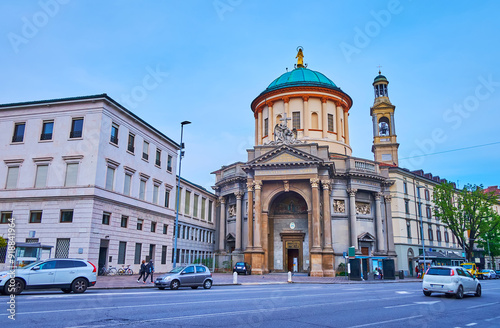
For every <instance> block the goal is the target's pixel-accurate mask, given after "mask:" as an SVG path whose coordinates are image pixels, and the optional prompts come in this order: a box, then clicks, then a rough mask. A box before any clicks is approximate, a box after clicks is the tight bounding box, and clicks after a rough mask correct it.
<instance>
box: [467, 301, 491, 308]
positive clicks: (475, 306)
mask: <svg viewBox="0 0 500 328" xmlns="http://www.w3.org/2000/svg"><path fill="white" fill-rule="evenodd" d="M495 304H498V302H495V303H485V304H481V305H474V306H469V307H468V309H475V308H480V307H483V306H490V305H495Z"/></svg>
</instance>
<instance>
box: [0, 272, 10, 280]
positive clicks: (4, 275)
mask: <svg viewBox="0 0 500 328" xmlns="http://www.w3.org/2000/svg"><path fill="white" fill-rule="evenodd" d="M8 275H9V274H8V273H4V274H2V275H0V279H3V278H7V276H8Z"/></svg>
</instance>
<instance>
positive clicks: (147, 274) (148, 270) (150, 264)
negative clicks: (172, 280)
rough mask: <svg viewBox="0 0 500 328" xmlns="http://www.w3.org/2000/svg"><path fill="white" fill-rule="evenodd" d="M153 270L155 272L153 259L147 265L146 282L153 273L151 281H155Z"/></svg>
mask: <svg viewBox="0 0 500 328" xmlns="http://www.w3.org/2000/svg"><path fill="white" fill-rule="evenodd" d="M153 272H155V267H154V265H153V260H149V263H148V265H146V276H145V277H144V283H146V280H147V279H148V277H149V275H151V282H153Z"/></svg>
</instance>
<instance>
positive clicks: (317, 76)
mask: <svg viewBox="0 0 500 328" xmlns="http://www.w3.org/2000/svg"><path fill="white" fill-rule="evenodd" d="M296 86H314V87H323V88H329V89H334V90H340V89H339V88H338V87H337V86H336V85H335V83H333V81H332V80H330V79H329V78H327V77H326V76H325V75H324V74H322V73H320V72H316V71H312V70H310V69H307V68H305V67H298V68H296V69H294V70H293V71H291V72H286V73H284V74H283V75H281V76H280V77H278V78H277V79H276V80H274V81H273V82H271V84H269V86H268V87H267V89H266V90H264V92H268V91H272V90H277V89H282V88H288V87H296Z"/></svg>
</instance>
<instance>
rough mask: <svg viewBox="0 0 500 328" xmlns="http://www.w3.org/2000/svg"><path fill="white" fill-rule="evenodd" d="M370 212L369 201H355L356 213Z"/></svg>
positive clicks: (365, 213)
mask: <svg viewBox="0 0 500 328" xmlns="http://www.w3.org/2000/svg"><path fill="white" fill-rule="evenodd" d="M370 212H371V211H370V204H369V203H361V202H356V214H362V215H369V214H370Z"/></svg>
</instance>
